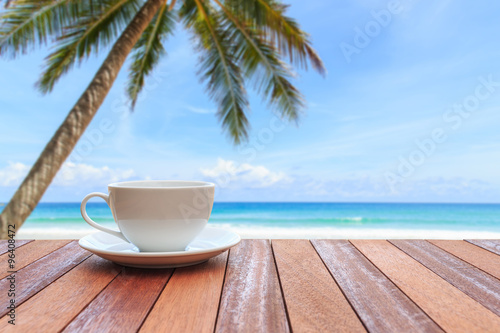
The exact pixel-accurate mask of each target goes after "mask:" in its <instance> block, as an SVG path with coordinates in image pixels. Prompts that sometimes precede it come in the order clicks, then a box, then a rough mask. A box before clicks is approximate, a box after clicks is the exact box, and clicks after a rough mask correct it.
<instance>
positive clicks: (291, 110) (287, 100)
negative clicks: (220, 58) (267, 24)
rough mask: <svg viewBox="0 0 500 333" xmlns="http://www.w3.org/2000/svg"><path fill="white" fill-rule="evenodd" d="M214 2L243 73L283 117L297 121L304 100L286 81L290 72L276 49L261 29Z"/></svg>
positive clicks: (289, 76)
mask: <svg viewBox="0 0 500 333" xmlns="http://www.w3.org/2000/svg"><path fill="white" fill-rule="evenodd" d="M214 1H215V3H217V4H218V5H219V6H220V8H221V10H222V11H223V17H224V19H225V22H224V25H225V27H226V29H227V30H228V31H230V34H231V36H230V40H232V41H234V43H235V45H236V47H237V50H236V51H235V52H236V55H237V56H238V58H239V59H240V60H241V65H242V67H243V68H244V70H245V72H246V75H247V76H249V77H253V78H254V79H255V82H256V83H257V89H258V90H259V91H262V92H263V93H264V95H265V96H267V98H268V100H269V102H270V103H271V104H272V105H274V106H275V107H276V108H277V110H278V111H279V112H280V113H281V115H282V116H283V117H284V118H287V119H290V120H297V118H298V115H299V112H300V110H301V109H302V107H303V106H304V100H303V97H302V95H301V94H300V92H299V91H298V89H297V88H295V86H294V85H293V84H292V83H291V82H290V81H289V78H291V77H292V76H293V73H292V72H291V70H290V68H289V67H288V66H287V65H286V64H285V63H284V62H283V61H281V60H280V58H279V53H278V50H277V49H276V48H275V47H274V46H273V45H272V44H271V43H270V42H269V41H268V40H266V35H265V33H264V32H263V31H260V30H258V29H257V28H256V27H250V26H247V25H246V24H245V23H244V22H243V21H241V20H239V19H238V17H237V16H235V15H234V14H233V13H232V12H231V11H230V10H229V9H228V8H226V7H225V6H223V5H222V4H221V3H220V2H219V1H218V0H214Z"/></svg>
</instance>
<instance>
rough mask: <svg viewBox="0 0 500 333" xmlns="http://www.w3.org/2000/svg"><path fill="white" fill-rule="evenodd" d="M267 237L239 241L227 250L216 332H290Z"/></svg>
mask: <svg viewBox="0 0 500 333" xmlns="http://www.w3.org/2000/svg"><path fill="white" fill-rule="evenodd" d="M289 329H290V328H289V325H288V321H287V317H286V312H285V306H284V304H283V297H282V295H281V290H280V285H279V281H278V276H277V273H276V266H275V264H274V258H273V254H272V250H271V244H270V243H269V241H268V240H242V241H241V243H240V244H238V245H237V246H235V247H233V248H232V249H231V250H230V252H229V259H228V266H227V271H226V280H225V282H224V287H223V291H222V298H221V304H220V308H219V316H218V318H217V323H216V329H215V331H216V332H235V331H237V332H273V333H280V332H289Z"/></svg>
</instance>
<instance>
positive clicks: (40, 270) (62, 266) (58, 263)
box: [0, 241, 90, 316]
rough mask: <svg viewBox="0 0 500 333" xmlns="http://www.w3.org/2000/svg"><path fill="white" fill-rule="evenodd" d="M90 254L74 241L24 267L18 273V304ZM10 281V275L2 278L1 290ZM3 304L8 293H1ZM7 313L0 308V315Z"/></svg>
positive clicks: (5, 288) (0, 282) (5, 287)
mask: <svg viewBox="0 0 500 333" xmlns="http://www.w3.org/2000/svg"><path fill="white" fill-rule="evenodd" d="M88 256H90V253H89V252H88V251H86V250H84V249H82V248H80V246H79V245H78V243H77V242H76V241H73V242H71V243H69V244H67V245H66V246H63V247H61V248H59V249H58V250H56V251H54V252H52V253H51V254H49V255H47V256H45V257H43V258H41V259H39V260H37V261H35V262H34V263H32V264H30V265H28V266H26V267H24V268H22V269H21V270H19V271H18V272H17V273H16V276H15V277H16V304H17V305H18V306H19V305H20V304H21V303H23V302H24V301H26V300H27V299H28V298H30V297H31V296H33V295H34V294H36V293H37V292H39V291H40V290H42V289H43V288H45V287H47V286H48V285H49V284H51V283H52V282H53V281H54V280H56V279H58V278H59V277H60V276H62V275H63V274H65V273H66V272H67V271H69V270H70V269H72V268H73V267H74V266H76V265H78V264H79V263H80V262H82V261H83V260H85V258H87V257H88ZM8 285H10V282H9V280H8V277H6V278H4V279H3V280H0V290H7V289H8V287H7V286H8ZM0 299H1V300H2V304H6V303H4V302H6V300H7V294H6V293H2V294H1V295H0ZM6 313H7V309H6V308H5V307H2V308H0V316H3V315H5V314H6Z"/></svg>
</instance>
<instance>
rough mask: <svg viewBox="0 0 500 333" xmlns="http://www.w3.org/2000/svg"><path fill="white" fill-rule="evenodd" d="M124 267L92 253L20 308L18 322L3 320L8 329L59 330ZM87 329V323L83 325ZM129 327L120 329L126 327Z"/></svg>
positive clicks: (3, 328)
mask: <svg viewBox="0 0 500 333" xmlns="http://www.w3.org/2000/svg"><path fill="white" fill-rule="evenodd" d="M120 270H121V267H120V266H118V265H115V264H113V263H111V262H110V261H107V260H104V259H101V258H99V257H97V256H91V257H90V258H88V259H87V260H85V261H84V262H82V263H81V264H80V265H78V266H76V267H75V268H74V269H72V270H71V271H69V272H68V273H67V274H65V275H64V276H62V277H61V278H59V279H58V280H56V281H55V282H53V283H52V284H50V285H49V286H48V287H46V288H45V289H44V290H42V291H40V292H39V293H38V294H36V295H34V296H33V297H32V298H31V299H29V300H28V301H27V302H25V303H24V304H22V305H21V306H20V307H19V308H18V309H17V312H18V316H17V319H16V326H12V325H7V321H6V320H5V318H2V319H1V321H0V331H5V332H11V331H12V332H59V331H60V330H61V329H63V328H64V327H65V326H66V325H68V324H69V323H70V322H71V320H72V319H73V318H74V317H75V316H76V315H77V314H78V313H80V311H82V310H83V309H84V308H85V307H86V306H87V304H89V303H90V302H91V301H92V300H93V299H94V298H95V297H96V296H97V295H98V294H99V293H100V292H101V291H102V290H103V289H104V288H105V287H106V286H107V285H108V284H109V283H110V282H111V281H112V280H113V279H114V278H115V277H116V276H117V275H118V273H119V272H120ZM79 329H83V327H81V328H79ZM126 330H127V328H126V327H121V328H120V329H119V328H116V331H121V332H123V331H126Z"/></svg>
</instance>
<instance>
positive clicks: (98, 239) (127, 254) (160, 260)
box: [78, 228, 241, 268]
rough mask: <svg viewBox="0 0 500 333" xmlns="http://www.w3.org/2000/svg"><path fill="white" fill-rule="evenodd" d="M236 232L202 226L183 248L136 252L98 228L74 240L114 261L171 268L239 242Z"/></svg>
mask: <svg viewBox="0 0 500 333" xmlns="http://www.w3.org/2000/svg"><path fill="white" fill-rule="evenodd" d="M240 240H241V238H240V236H239V235H238V234H237V233H235V232H232V231H229V230H225V229H219V228H205V229H204V230H203V231H202V232H201V234H200V235H199V236H198V237H197V238H196V239H195V240H194V241H193V242H191V244H189V246H188V247H187V248H186V251H179V252H139V250H138V249H137V247H135V246H134V245H132V244H130V243H127V242H125V241H124V240H121V239H120V238H118V237H115V236H113V235H110V234H107V233H105V232H102V231H99V232H97V233H95V234H91V235H87V236H85V237H83V238H82V239H80V241H79V242H78V243H79V244H80V246H81V247H83V248H84V249H85V250H88V251H90V252H92V253H94V254H96V255H98V256H99V257H101V258H104V259H107V260H111V261H113V262H115V263H117V264H120V265H123V266H130V267H139V268H173V267H183V266H190V265H195V264H199V263H202V262H204V261H207V260H208V259H210V258H212V257H215V256H216V255H219V254H221V253H222V252H224V251H226V250H227V249H229V248H230V247H233V246H235V245H236V244H238V243H239V242H240Z"/></svg>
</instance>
